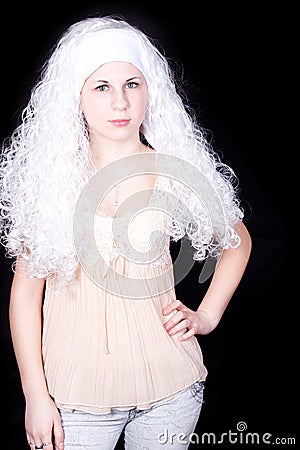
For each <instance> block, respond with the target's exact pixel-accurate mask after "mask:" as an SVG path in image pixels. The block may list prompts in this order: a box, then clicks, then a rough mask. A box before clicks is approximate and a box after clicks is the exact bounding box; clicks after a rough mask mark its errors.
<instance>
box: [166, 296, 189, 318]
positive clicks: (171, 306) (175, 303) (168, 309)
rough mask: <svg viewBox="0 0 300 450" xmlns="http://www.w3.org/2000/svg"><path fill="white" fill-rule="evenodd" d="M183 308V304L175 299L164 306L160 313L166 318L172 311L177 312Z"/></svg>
mask: <svg viewBox="0 0 300 450" xmlns="http://www.w3.org/2000/svg"><path fill="white" fill-rule="evenodd" d="M183 306H184V305H183V303H182V302H181V301H180V300H178V299H176V300H173V301H172V302H171V303H169V304H168V305H166V306H164V308H163V309H162V313H163V315H164V316H168V315H169V314H171V313H172V312H173V311H175V310H179V309H181V308H182V307H183Z"/></svg>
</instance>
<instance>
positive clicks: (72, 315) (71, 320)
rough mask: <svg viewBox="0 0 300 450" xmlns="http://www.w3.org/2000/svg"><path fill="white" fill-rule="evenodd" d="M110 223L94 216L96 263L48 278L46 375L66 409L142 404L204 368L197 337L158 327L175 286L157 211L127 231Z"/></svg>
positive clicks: (97, 409)
mask: <svg viewBox="0 0 300 450" xmlns="http://www.w3.org/2000/svg"><path fill="white" fill-rule="evenodd" d="M112 224H113V219H112V218H111V217H109V216H101V217H100V216H98V217H97V218H96V221H95V228H94V233H95V241H96V243H97V249H98V251H99V253H100V254H101V258H100V259H101V261H100V263H99V264H96V265H95V266H94V267H92V268H90V267H89V268H88V269H87V268H86V267H83V266H82V265H81V266H80V267H79V268H78V271H77V274H76V278H75V280H74V281H73V282H72V283H71V284H70V285H68V286H67V287H66V288H65V289H63V290H61V291H60V290H59V289H57V286H56V285H55V282H54V281H53V280H49V281H47V283H46V291H45V299H44V311H43V313H44V331H43V342H42V350H43V358H44V366H45V375H46V379H47V383H48V388H49V392H50V395H51V396H52V397H53V398H54V400H55V402H56V404H57V406H59V407H60V408H63V409H66V410H81V411H86V412H91V413H99V414H101V413H109V412H111V410H112V409H119V410H130V409H133V408H138V409H147V408H149V407H151V406H153V405H155V404H158V403H159V402H161V401H164V400H166V399H169V398H171V397H172V396H174V395H176V394H177V393H178V392H180V391H182V390H183V389H185V388H187V387H188V386H190V385H191V384H192V383H194V382H195V381H197V380H201V381H204V380H205V378H206V375H207V369H206V367H205V365H204V363H203V357H202V352H201V348H200V346H199V343H198V340H197V339H196V337H193V338H191V339H189V340H187V341H185V342H179V341H178V337H179V335H175V336H169V335H168V333H167V332H166V330H165V329H164V327H163V324H164V323H165V322H166V321H167V320H168V319H169V317H166V316H163V315H162V308H163V307H164V306H165V305H167V304H168V303H170V302H171V301H172V300H174V299H175V298H176V294H175V289H174V279H173V270H172V260H171V256H170V253H169V240H168V236H167V235H166V233H165V229H164V227H165V224H164V219H163V217H162V214H161V213H160V212H157V211H146V212H145V214H142V215H140V216H138V217H137V219H136V220H133V221H132V222H131V224H130V226H129V227H128V234H127V235H126V236H127V238H126V239H124V230H121V228H122V221H121V220H120V223H119V226H120V229H119V233H118V226H115V227H114V229H113V225H112ZM123 225H124V223H123ZM157 231H160V233H158V234H156V235H155V233H156V232H157ZM162 232H163V233H164V234H162ZM118 236H121V237H122V239H120V240H119V242H118ZM155 236H156V238H157V239H156V238H155ZM162 242H163V245H162ZM155 245H157V248H158V250H159V251H158V252H157V255H158V256H157V257H156V258H152V257H151V258H152V259H151V258H149V249H150V247H152V248H153V247H155ZM126 248H127V250H126ZM124 249H125V250H124ZM143 254H144V255H145V258H144V260H143V261H142V259H143ZM137 255H138V256H137ZM146 255H148V256H147V257H146ZM151 255H152V254H151ZM137 259H138V260H137Z"/></svg>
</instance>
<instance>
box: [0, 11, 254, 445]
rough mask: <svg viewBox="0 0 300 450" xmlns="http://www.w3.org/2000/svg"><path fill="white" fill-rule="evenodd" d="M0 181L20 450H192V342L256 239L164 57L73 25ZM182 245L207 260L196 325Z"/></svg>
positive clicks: (148, 45)
mask: <svg viewBox="0 0 300 450" xmlns="http://www.w3.org/2000/svg"><path fill="white" fill-rule="evenodd" d="M0 167H1V177H2V183H1V195H0V202H1V218H2V230H3V239H2V241H3V244H4V245H5V247H6V249H7V253H8V255H9V256H11V257H13V258H14V259H15V265H14V267H13V269H14V279H13V284H12V289H11V299H10V324H11V333H12V339H13V345H14V350H15V354H16V358H17V362H18V366H19V370H20V376H21V381H22V387H23V392H24V396H25V400H26V417H25V427H26V433H27V440H28V444H29V445H30V447H31V448H33V449H41V448H47V449H49V450H50V449H52V448H55V447H56V448H58V449H62V448H64V449H65V450H73V449H75V448H76V449H82V450H87V449H89V448H91V449H92V448H93V449H96V448H97V449H113V448H114V447H115V445H116V443H117V441H118V439H119V436H120V434H121V432H122V431H123V430H124V431H125V445H126V448H127V449H131V450H133V449H141V448H145V449H151V450H153V449H156V448H161V446H162V444H163V446H164V448H170V449H173V450H174V449H177V448H180V449H182V448H187V447H188V439H185V440H184V439H183V438H182V436H186V438H187V437H188V436H189V434H190V433H192V432H193V431H194V429H195V427H196V424H197V421H198V418H199V414H200V411H201V406H202V401H203V388H204V383H205V380H206V376H207V370H206V367H205V365H204V363H203V358H202V353H201V349H200V346H199V343H198V340H197V338H196V335H197V334H207V333H210V332H211V331H212V330H213V329H214V328H215V327H216V326H217V325H218V323H219V321H220V319H221V317H222V315H223V313H224V310H225V308H226V306H227V305H228V302H229V301H230V299H231V297H232V295H233V293H234V292H235V290H236V288H237V286H238V284H239V282H240V280H241V278H242V276H243V273H244V270H245V268H246V265H247V262H248V259H249V255H250V251H251V238H250V236H249V233H248V231H247V229H246V227H245V225H244V224H243V221H242V219H243V212H242V209H241V207H240V205H239V200H238V197H237V193H236V191H235V188H234V181H235V175H234V172H233V171H232V169H231V168H229V167H228V166H227V165H225V164H224V163H222V162H221V161H220V159H219V158H218V157H217V155H216V154H215V153H214V151H213V150H212V148H211V147H210V145H209V143H208V142H207V141H206V139H205V135H204V133H203V132H202V129H201V127H200V126H199V125H198V124H197V122H196V121H195V119H194V117H193V116H192V114H191V112H190V111H189V110H187V109H186V108H185V106H184V103H183V101H182V99H181V97H180V96H179V94H178V93H177V91H176V88H175V81H174V78H173V75H172V72H171V69H170V67H169V66H168V63H167V60H166V58H165V57H164V56H163V55H162V54H161V53H160V51H159V50H158V48H157V47H155V46H154V45H153V43H152V42H151V39H150V38H148V37H147V36H146V35H145V34H144V33H143V32H142V31H141V30H139V29H137V28H136V27H133V26H132V25H130V24H129V23H127V22H125V21H124V20H123V19H122V20H120V19H118V18H115V17H93V18H87V19H84V20H82V21H80V22H78V23H75V24H73V25H72V26H71V27H70V28H69V29H68V30H67V31H66V32H65V33H64V34H63V36H62V37H61V38H60V40H59V41H58V43H57V46H56V48H55V49H54V51H53V53H52V55H51V57H50V58H49V60H48V61H47V62H46V64H45V66H44V68H43V71H42V74H41V77H40V79H39V80H38V82H37V83H36V85H35V86H34V88H33V89H32V95H31V98H30V101H29V103H28V105H27V107H26V108H25V110H24V111H23V115H22V121H21V123H20V125H19V126H18V127H17V128H16V130H15V132H14V133H13V134H12V136H11V137H10V139H9V140H8V141H6V142H5V143H4V145H3V152H2V159H1V166H0ZM186 237H187V238H188V240H189V241H190V243H191V245H192V248H193V249H194V260H198V261H205V260H206V259H207V258H209V257H214V258H215V259H216V260H217V264H216V268H215V271H214V273H213V276H212V278H211V282H210V286H209V288H208V290H207V292H206V294H205V296H204V297H203V298H199V308H198V309H197V310H196V311H194V310H191V309H190V308H188V307H186V306H185V305H184V304H183V303H182V302H181V301H180V300H179V299H177V298H176V293H175V284H176V283H175V280H174V265H175V263H174V265H173V262H172V259H171V256H170V252H169V244H170V239H172V240H178V239H181V238H186ZM185 261H186V259H185V258H181V259H180V258H179V263H178V264H177V267H178V268H179V271H180V270H181V272H182V273H181V277H184V275H185V273H187V272H188V270H189V267H190V266H186V262H185ZM182 433H183V434H182ZM166 436H172V439H168V438H166ZM180 436H181V437H180Z"/></svg>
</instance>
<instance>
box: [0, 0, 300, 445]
mask: <svg viewBox="0 0 300 450" xmlns="http://www.w3.org/2000/svg"><path fill="white" fill-rule="evenodd" d="M83 3H84V6H78V7H75V6H72V4H71V3H68V4H67V6H65V5H64V4H63V2H60V3H58V4H55V3H53V2H51V3H39V4H38V3H34V4H32V5H31V4H30V3H27V4H26V5H25V4H24V5H21V6H17V5H14V4H11V5H5V6H4V7H3V8H2V11H1V13H2V21H1V22H2V26H1V28H0V33H1V66H2V69H1V83H2V95H1V111H2V112H1V138H2V140H3V139H4V138H5V137H6V136H7V135H8V134H9V133H10V132H11V131H12V130H13V128H14V127H15V126H16V124H17V120H18V117H19V114H20V112H21V109H22V108H23V107H24V106H25V104H26V102H27V100H28V98H29V93H30V88H31V86H32V84H33V83H34V82H35V80H36V78H37V76H38V74H39V70H40V68H41V65H42V63H43V62H44V60H45V58H46V56H47V55H48V54H49V53H50V51H51V49H52V47H53V46H54V45H55V43H56V40H57V39H58V37H59V35H60V34H61V33H62V32H63V31H64V30H65V29H66V28H67V27H68V26H69V25H70V24H71V23H73V22H74V21H77V20H79V19H81V18H83V17H85V16H87V15H94V14H96V13H98V12H99V13H100V14H119V15H122V16H123V17H124V18H125V19H127V20H129V21H131V22H132V23H133V24H135V25H137V26H139V27H140V28H141V29H142V30H143V31H145V32H146V33H147V34H148V35H149V36H151V37H153V38H155V39H156V40H157V41H158V42H159V45H160V46H161V47H162V48H163V49H164V50H165V53H166V55H167V56H168V57H169V58H171V59H172V61H173V65H176V66H177V68H178V69H180V70H181V69H182V68H183V69H184V72H183V87H184V88H185V90H186V92H187V95H188V98H189V103H190V106H192V107H193V108H194V109H195V110H196V113H197V116H198V118H199V120H200V122H201V123H202V125H203V126H204V127H205V128H206V129H208V130H209V131H210V135H211V136H212V139H213V145H214V148H215V150H217V151H218V152H219V153H220V154H221V157H222V159H223V161H224V162H226V163H227V164H229V165H230V166H232V167H233V168H234V170H235V172H236V174H237V176H238V179H239V184H240V196H241V200H242V206H243V208H244V210H245V223H246V225H247V227H248V229H249V231H250V234H251V236H252V240H253V250H252V254H251V259H250V262H249V265H248V267H247V270H246V273H245V275H244V278H243V280H242V282H241V284H240V285H239V287H238V289H237V291H236V293H235V294H234V296H233V298H232V300H231V302H230V304H229V306H228V308H227V310H226V312H225V314H224V316H223V318H222V321H221V323H220V324H219V326H218V327H217V329H216V330H215V331H213V332H212V333H211V334H210V335H208V336H202V337H199V342H200V344H201V346H202V349H203V353H204V359H205V362H206V365H207V368H208V371H209V375H208V379H207V384H206V390H205V393H206V394H205V395H206V401H205V403H204V406H203V409H202V412H201V416H200V419H199V422H198V426H197V429H196V432H197V433H198V434H199V435H200V436H201V434H202V433H209V432H212V433H215V434H216V436H217V437H220V435H221V433H229V430H232V431H233V432H235V431H237V429H236V426H237V423H238V422H239V421H244V422H245V423H246V424H247V431H248V432H249V433H251V432H252V433H259V434H260V437H262V435H263V434H264V433H271V434H272V438H271V439H270V440H271V441H274V440H275V438H284V439H287V438H288V437H295V435H296V431H297V430H296V426H297V425H298V423H299V422H298V419H299V417H298V418H297V406H296V405H297V400H298V398H297V393H298V391H297V387H298V385H297V384H296V362H297V355H298V354H299V353H298V352H297V353H296V344H295V341H296V333H295V329H297V324H296V318H297V317H296V304H297V298H298V297H299V294H298V292H297V285H298V283H297V281H298V280H297V274H296V273H295V272H296V271H295V268H294V267H295V262H294V261H293V255H295V254H296V252H297V241H298V238H297V235H298V230H297V229H296V228H295V225H294V227H293V225H292V220H291V219H292V218H293V217H294V212H293V211H294V210H295V209H296V207H297V203H296V202H294V201H293V199H292V197H293V189H294V183H293V175H292V170H291V169H293V168H296V163H295V150H294V149H293V148H292V147H291V144H289V143H288V140H289V136H290V135H291V134H293V133H291V130H290V129H291V123H292V121H291V120H290V117H291V113H290V112H291V108H292V104H293V95H294V91H293V88H292V78H293V63H292V61H293V59H294V58H295V54H294V52H293V43H294V39H295V38H294V32H295V29H294V27H295V25H294V17H295V14H296V12H295V11H294V10H292V9H290V7H289V5H288V3H286V4H285V5H284V7H283V6H282V5H280V4H278V6H274V4H270V6H267V5H265V4H264V7H262V5H261V4H255V3H253V2H240V6H239V4H237V5H235V3H230V2H220V3H218V2H210V3H203V2H201V1H200V2H197V3H195V5H197V7H195V6H191V5H190V4H188V3H186V4H185V3H181V4H177V5H175V4H170V5H169V4H168V3H166V4H163V2H161V3H155V2H151V3H150V2H149V3H148V2H147V3H142V2H140V3H127V4H124V3H120V4H119V3H118V2H111V3H108V2H107V3H102V2H94V3H93V2H83ZM261 3H263V2H261ZM168 5H169V6H168ZM294 180H295V181H296V184H297V179H295V178H294ZM292 207H293V210H292ZM292 246H293V247H292ZM174 248H175V247H174ZM175 250H176V249H175ZM175 250H174V251H175ZM0 256H1V259H0V264H1V265H0V283H1V309H0V311H1V326H0V333H1V334H0V336H1V353H0V356H1V377H2V378H1V379H2V382H1V389H2V412H3V415H4V422H3V419H2V423H1V426H2V427H3V431H2V432H1V438H0V442H2V444H1V448H5V449H7V450H25V449H27V448H29V447H28V445H27V443H26V439H25V432H24V425H23V421H24V400H23V396H22V392H21V387H20V380H19V375H18V371H17V366H16V362H15V359H14V355H13V350H12V345H11V340H10V334H9V324H8V299H9V289H10V283H11V280H12V272H11V270H10V261H8V260H6V259H5V257H4V250H3V249H2V248H1V254H0ZM200 269H201V266H200V265H196V266H194V267H193V270H192V271H191V272H190V273H189V275H188V276H187V277H186V278H185V279H184V280H183V281H182V282H181V283H180V284H179V285H178V286H177V292H178V298H180V299H181V300H183V301H184V302H185V303H186V304H187V305H188V306H190V307H196V306H197V305H198V303H199V302H200V299H201V294H202V292H203V290H204V289H205V287H206V286H205V284H204V285H200V284H199V283H198V282H197V278H198V276H199V272H200ZM295 281H296V282H295ZM24 327H26V323H24ZM225 439H226V438H225ZM4 442H5V444H4ZM282 442H284V441H282ZM196 447H197V446H196V445H191V448H196ZM249 447H250V448H258V447H261V448H266V444H264V445H263V444H261V445H260V446H258V445H253V444H252V445H250V444H248V445H242V444H241V443H239V444H238V443H235V444H233V443H231V444H230V443H228V441H227V444H226V445H225V444H216V445H214V446H213V445H212V444H211V445H206V446H205V445H202V446H201V448H233V449H235V448H249ZM287 447H292V448H296V446H295V445H294V446H293V445H292V446H288V445H287V444H285V445H284V444H283V443H282V444H280V445H276V448H287ZM118 448H119V447H118ZM120 448H122V446H121V445H120ZM162 448H163V447H162Z"/></svg>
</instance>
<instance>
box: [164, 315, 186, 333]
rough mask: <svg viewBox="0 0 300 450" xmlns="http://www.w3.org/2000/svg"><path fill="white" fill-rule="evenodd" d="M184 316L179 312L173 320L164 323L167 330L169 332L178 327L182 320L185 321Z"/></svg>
mask: <svg viewBox="0 0 300 450" xmlns="http://www.w3.org/2000/svg"><path fill="white" fill-rule="evenodd" d="M184 318H185V317H184V314H183V312H182V311H177V312H176V314H174V316H172V317H171V319H169V320H168V321H167V322H165V323H164V327H165V329H166V330H167V331H168V330H170V329H171V328H173V327H174V326H176V325H177V324H178V323H179V322H180V321H181V320H183V319H184Z"/></svg>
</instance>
